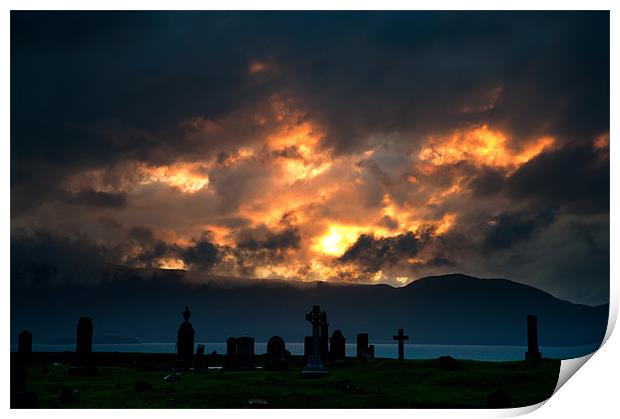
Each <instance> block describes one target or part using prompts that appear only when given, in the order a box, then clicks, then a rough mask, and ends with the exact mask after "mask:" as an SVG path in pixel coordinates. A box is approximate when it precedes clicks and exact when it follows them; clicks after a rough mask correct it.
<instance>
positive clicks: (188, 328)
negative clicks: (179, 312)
mask: <svg viewBox="0 0 620 419" xmlns="http://www.w3.org/2000/svg"><path fill="white" fill-rule="evenodd" d="M191 315H192V312H191V311H190V310H189V307H185V311H184V312H183V319H185V320H184V322H183V323H181V326H180V327H179V331H178V332H177V358H178V359H179V360H182V361H185V362H187V363H189V362H191V361H192V358H193V356H194V328H193V327H192V324H191V323H190V322H189V317H190V316H191Z"/></svg>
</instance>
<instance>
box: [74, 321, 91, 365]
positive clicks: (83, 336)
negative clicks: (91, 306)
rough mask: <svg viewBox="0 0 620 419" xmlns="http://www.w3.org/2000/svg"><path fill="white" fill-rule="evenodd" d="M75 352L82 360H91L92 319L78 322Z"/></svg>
mask: <svg viewBox="0 0 620 419" xmlns="http://www.w3.org/2000/svg"><path fill="white" fill-rule="evenodd" d="M75 352H76V354H77V356H78V358H79V359H81V360H86V359H89V358H90V357H91V355H92V353H93V321H92V319H91V318H90V317H80V319H79V320H78V325H77V336H76V345H75Z"/></svg>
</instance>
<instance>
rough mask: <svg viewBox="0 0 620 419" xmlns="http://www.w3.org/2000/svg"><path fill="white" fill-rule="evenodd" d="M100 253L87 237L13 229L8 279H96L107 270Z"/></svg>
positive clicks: (21, 281) (41, 281)
mask: <svg viewBox="0 0 620 419" xmlns="http://www.w3.org/2000/svg"><path fill="white" fill-rule="evenodd" d="M103 253H104V249H102V248H101V247H100V246H99V245H97V244H96V243H95V242H93V241H92V240H91V239H90V238H88V237H79V238H75V239H74V238H69V237H62V236H57V235H55V234H53V233H50V232H49V231H45V230H37V231H30V232H29V231H16V232H14V233H13V234H11V281H15V282H16V283H19V284H22V285H24V284H31V285H37V284H47V283H57V284H60V283H66V282H97V281H99V280H101V279H102V277H104V276H105V275H106V274H107V273H109V268H110V266H109V265H108V264H107V263H106V262H105V259H104V256H103Z"/></svg>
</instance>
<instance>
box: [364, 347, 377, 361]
mask: <svg viewBox="0 0 620 419" xmlns="http://www.w3.org/2000/svg"><path fill="white" fill-rule="evenodd" d="M364 359H365V360H366V361H371V360H373V359H375V345H368V351H367V352H366V356H365V357H364Z"/></svg>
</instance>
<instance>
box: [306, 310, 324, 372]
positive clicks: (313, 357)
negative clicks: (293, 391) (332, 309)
mask: <svg viewBox="0 0 620 419" xmlns="http://www.w3.org/2000/svg"><path fill="white" fill-rule="evenodd" d="M325 319H326V315H323V313H322V312H321V307H320V306H313V307H312V311H310V313H308V314H306V320H307V321H309V322H310V324H311V325H312V351H311V352H310V356H309V357H308V360H307V361H306V366H305V367H304V369H303V370H302V371H301V373H302V375H303V376H316V375H322V374H325V373H327V370H326V369H325V366H324V365H323V361H321V355H320V353H319V331H320V328H321V326H322V324H323V322H324V321H325Z"/></svg>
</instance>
